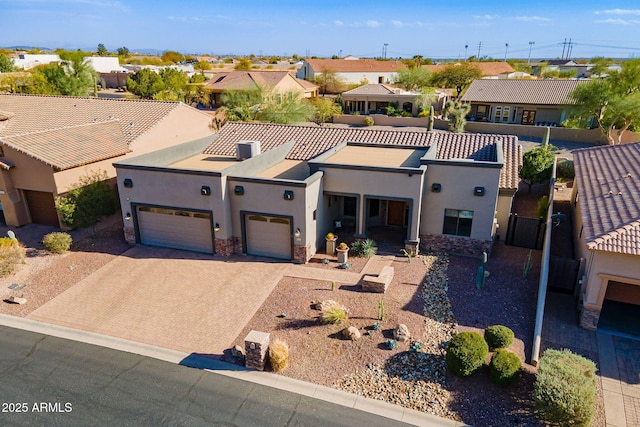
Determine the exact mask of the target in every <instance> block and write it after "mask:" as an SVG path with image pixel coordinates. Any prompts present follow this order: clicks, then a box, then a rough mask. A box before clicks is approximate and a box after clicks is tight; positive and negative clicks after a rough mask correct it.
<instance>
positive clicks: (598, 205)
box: [572, 142, 640, 329]
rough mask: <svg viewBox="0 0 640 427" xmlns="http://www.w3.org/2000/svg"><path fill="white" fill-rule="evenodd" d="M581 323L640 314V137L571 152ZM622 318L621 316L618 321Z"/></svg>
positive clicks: (586, 325) (596, 323)
mask: <svg viewBox="0 0 640 427" xmlns="http://www.w3.org/2000/svg"><path fill="white" fill-rule="evenodd" d="M573 158H574V162H575V173H576V177H575V180H574V187H573V194H572V201H573V206H574V224H575V230H574V231H575V233H574V234H575V239H576V249H577V255H578V257H581V258H584V260H585V262H584V271H583V274H582V276H581V279H582V287H581V293H580V301H581V313H580V325H581V326H582V327H584V328H588V329H596V328H597V327H598V326H599V324H600V326H602V325H603V324H605V323H606V322H607V321H609V320H610V319H612V318H614V317H616V316H619V315H620V314H624V315H625V316H628V319H634V318H635V319H638V318H640V142H636V143H631V144H623V145H615V146H605V147H594V148H586V149H582V150H576V151H574V152H573ZM623 323H624V321H623Z"/></svg>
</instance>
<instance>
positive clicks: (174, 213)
mask: <svg viewBox="0 0 640 427" xmlns="http://www.w3.org/2000/svg"><path fill="white" fill-rule="evenodd" d="M138 227H139V230H140V242H141V243H142V244H143V245H151V246H163V247H167V248H174V249H183V250H186V251H194V252H205V253H209V254H211V253H213V235H212V232H211V214H210V213H203V212H192V211H185V210H179V209H165V208H153V207H148V206H139V207H138Z"/></svg>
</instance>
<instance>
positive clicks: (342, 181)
mask: <svg viewBox="0 0 640 427" xmlns="http://www.w3.org/2000/svg"><path fill="white" fill-rule="evenodd" d="M323 169H324V171H325V175H324V184H323V185H324V191H326V192H333V193H349V194H354V195H359V196H360V197H359V203H358V208H359V212H358V214H359V218H358V225H359V227H360V228H359V229H358V230H356V232H357V233H363V232H364V230H363V229H362V227H363V225H364V223H365V222H364V221H365V218H364V215H365V207H364V203H363V201H364V196H370V197H375V198H380V199H405V200H412V201H413V203H412V206H411V212H410V215H409V224H408V225H409V234H408V236H409V237H408V238H409V239H411V240H415V239H417V238H418V224H419V220H420V206H421V199H420V195H421V194H422V182H423V179H422V178H423V175H422V174H419V173H414V174H412V176H409V174H408V173H406V172H377V171H372V170H357V169H340V168H332V167H329V166H323Z"/></svg>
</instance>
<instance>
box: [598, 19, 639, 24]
mask: <svg viewBox="0 0 640 427" xmlns="http://www.w3.org/2000/svg"><path fill="white" fill-rule="evenodd" d="M596 23H598V24H615V25H633V24H640V20H638V19H621V18H615V19H614V18H609V19H601V20H599V21H596Z"/></svg>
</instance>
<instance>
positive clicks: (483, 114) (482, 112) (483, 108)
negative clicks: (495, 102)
mask: <svg viewBox="0 0 640 427" xmlns="http://www.w3.org/2000/svg"><path fill="white" fill-rule="evenodd" d="M488 111H489V106H488V105H478V107H477V110H476V120H485V119H486V118H487V115H488V114H487V113H488Z"/></svg>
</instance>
